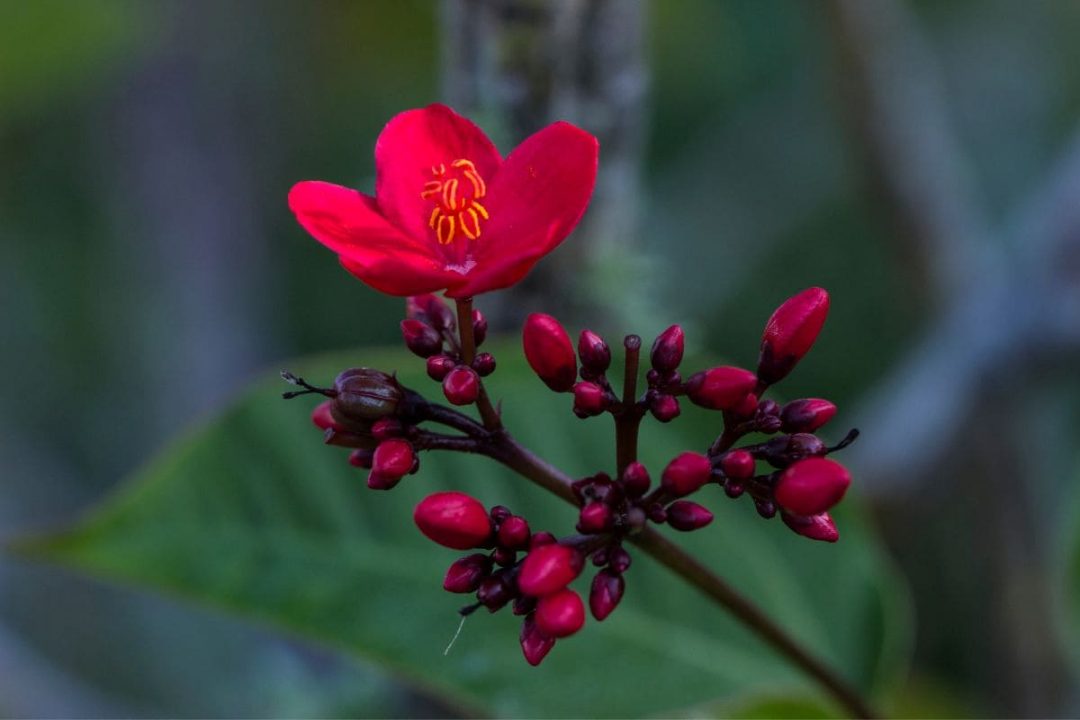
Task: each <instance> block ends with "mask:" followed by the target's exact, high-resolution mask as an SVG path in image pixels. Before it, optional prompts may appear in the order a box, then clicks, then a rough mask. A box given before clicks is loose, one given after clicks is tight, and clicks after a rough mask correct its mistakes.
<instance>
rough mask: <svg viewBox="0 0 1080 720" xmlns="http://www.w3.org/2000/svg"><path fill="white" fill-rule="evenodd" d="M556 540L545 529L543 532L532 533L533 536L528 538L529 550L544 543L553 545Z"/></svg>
mask: <svg viewBox="0 0 1080 720" xmlns="http://www.w3.org/2000/svg"><path fill="white" fill-rule="evenodd" d="M556 542H558V540H556V539H555V536H554V535H552V534H551V533H549V532H547V531H546V530H545V531H543V532H538V533H533V536H532V537H531V538H529V550H535V549H536V548H538V547H542V546H544V545H554V544H555V543H556Z"/></svg>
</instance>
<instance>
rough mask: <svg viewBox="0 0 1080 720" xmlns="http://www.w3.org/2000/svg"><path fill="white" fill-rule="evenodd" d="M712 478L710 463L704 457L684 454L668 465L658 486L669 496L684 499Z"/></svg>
mask: <svg viewBox="0 0 1080 720" xmlns="http://www.w3.org/2000/svg"><path fill="white" fill-rule="evenodd" d="M711 477H712V463H711V462H709V458H707V457H705V456H704V455H701V454H698V453H692V452H684V453H683V454H682V455H679V456H678V457H677V458H675V459H674V460H672V461H671V462H670V463H668V466H667V467H666V468H664V474H663V475H662V476H661V478H660V484H661V486H662V487H663V488H664V490H666V491H667V492H668V493H669V494H671V495H674V496H675V497H684V496H686V495H689V494H691V493H693V492H696V491H697V490H698V489H699V488H700V487H701V486H702V485H704V484H705V483H707V482H709V479H710V478H711Z"/></svg>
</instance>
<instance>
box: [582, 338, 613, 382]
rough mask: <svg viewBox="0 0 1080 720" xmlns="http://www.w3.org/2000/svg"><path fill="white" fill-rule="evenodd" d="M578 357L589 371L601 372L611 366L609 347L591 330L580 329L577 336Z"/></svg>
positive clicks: (598, 373)
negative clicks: (579, 333)
mask: <svg viewBox="0 0 1080 720" xmlns="http://www.w3.org/2000/svg"><path fill="white" fill-rule="evenodd" d="M577 351H578V357H580V358H581V364H582V365H584V366H585V367H586V368H587V369H588V370H589V371H590V372H593V373H595V374H597V375H600V374H602V373H603V372H604V371H606V370H607V369H608V368H609V367H611V348H610V347H608V344H607V343H606V342H604V338H602V337H600V336H599V335H597V334H596V333H594V332H593V331H592V330H582V331H581V335H579V336H578V344H577Z"/></svg>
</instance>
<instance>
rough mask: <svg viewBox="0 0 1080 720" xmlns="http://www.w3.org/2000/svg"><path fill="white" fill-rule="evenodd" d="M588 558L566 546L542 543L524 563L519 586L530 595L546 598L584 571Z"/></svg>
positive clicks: (527, 556) (519, 577)
mask: <svg viewBox="0 0 1080 720" xmlns="http://www.w3.org/2000/svg"><path fill="white" fill-rule="evenodd" d="M584 565H585V558H583V557H582V556H581V553H579V552H578V551H577V550H575V549H574V548H572V547H567V546H566V545H558V544H556V545H542V546H540V547H538V548H535V549H533V550H532V551H531V552H530V553H529V554H528V555H526V556H525V559H524V560H523V561H522V563H521V573H520V574H519V575H518V588H519V589H520V590H521V592H523V593H525V594H526V595H533V596H535V597H543V596H544V595H550V594H551V593H553V592H555V591H556V590H562V589H563V588H564V587H566V586H567V585H569V584H570V583H571V582H572V581H573V580H574V578H576V577H577V576H578V575H579V574H581V568H582V567H583V566H584Z"/></svg>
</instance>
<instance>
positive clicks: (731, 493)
mask: <svg viewBox="0 0 1080 720" xmlns="http://www.w3.org/2000/svg"><path fill="white" fill-rule="evenodd" d="M744 492H746V486H745V485H743V484H742V483H741V482H739V481H738V480H727V481H725V482H724V494H725V495H727V496H728V497H729V498H731V499H732V500H734V499H735V498H738V497H742V494H743V493H744Z"/></svg>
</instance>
